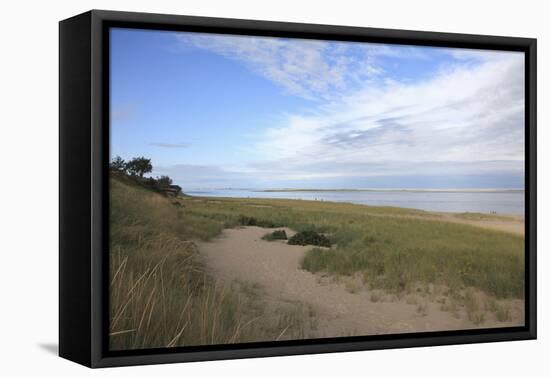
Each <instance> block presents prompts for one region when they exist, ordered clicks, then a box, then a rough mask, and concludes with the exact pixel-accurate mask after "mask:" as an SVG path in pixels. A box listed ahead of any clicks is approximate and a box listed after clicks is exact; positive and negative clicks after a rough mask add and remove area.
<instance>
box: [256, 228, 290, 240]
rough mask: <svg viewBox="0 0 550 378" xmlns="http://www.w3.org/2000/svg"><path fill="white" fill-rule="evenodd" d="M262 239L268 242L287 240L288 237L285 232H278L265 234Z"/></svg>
mask: <svg viewBox="0 0 550 378" xmlns="http://www.w3.org/2000/svg"><path fill="white" fill-rule="evenodd" d="M262 239H263V240H267V241H273V240H287V239H288V237H287V235H286V231H285V230H276V231H273V232H270V233H269V234H265V235H264V236H262Z"/></svg>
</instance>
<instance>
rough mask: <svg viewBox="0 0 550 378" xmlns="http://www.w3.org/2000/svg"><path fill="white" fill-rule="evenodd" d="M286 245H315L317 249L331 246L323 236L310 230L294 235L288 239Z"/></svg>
mask: <svg viewBox="0 0 550 378" xmlns="http://www.w3.org/2000/svg"><path fill="white" fill-rule="evenodd" d="M288 244H291V245H317V246H319V247H330V245H331V243H330V240H329V239H328V238H327V237H326V236H325V235H323V234H320V233H318V232H315V231H311V230H307V231H302V232H298V233H297V234H296V235H294V236H293V237H291V238H290V239H288Z"/></svg>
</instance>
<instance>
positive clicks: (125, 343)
mask: <svg viewBox="0 0 550 378" xmlns="http://www.w3.org/2000/svg"><path fill="white" fill-rule="evenodd" d="M110 212H111V214H110V217H111V230H110V231H111V235H110V239H111V240H110V294H111V295H110V327H109V333H110V338H109V339H110V348H111V350H127V349H142V348H158V347H173V346H189V345H207V344H225V343H236V342H248V341H267V340H274V339H276V338H278V337H279V338H286V337H287V336H285V335H289V337H290V336H292V335H301V334H305V333H306V328H305V326H306V325H305V324H304V322H305V320H304V321H302V322H300V321H299V320H300V319H297V318H295V317H292V314H294V313H295V312H296V308H298V307H297V306H288V308H285V309H283V310H281V311H279V313H277V314H276V315H277V316H275V315H273V314H271V313H268V310H267V309H266V308H265V305H264V303H263V302H262V299H261V298H260V296H258V295H255V293H254V290H253V288H249V287H248V286H247V285H245V284H244V283H234V284H232V285H231V286H230V287H228V286H227V285H222V284H220V283H218V282H215V281H214V280H213V279H212V278H211V277H210V276H209V275H208V274H207V273H206V272H205V271H204V268H203V265H202V264H201V261H200V258H199V255H198V251H197V249H196V246H195V244H194V243H193V242H192V241H191V240H197V239H203V240H206V239H209V238H211V237H213V236H215V235H218V234H219V233H220V232H221V231H222V230H223V228H225V227H228V226H229V225H235V223H230V224H228V223H227V222H226V221H225V220H224V219H223V217H220V218H219V219H217V218H216V217H214V216H209V217H205V216H203V215H200V214H197V213H196V212H194V211H188V208H187V204H184V203H182V202H181V201H179V200H178V199H173V198H168V197H165V196H162V195H161V194H158V193H154V192H152V191H150V190H148V189H145V188H141V187H139V186H138V185H135V184H132V183H131V181H128V180H124V179H119V178H115V179H112V180H111V205H110ZM232 221H235V219H233V220H232ZM295 307H296V308H295ZM285 319H286V320H288V319H291V320H292V322H291V323H290V324H285V321H286V320H285ZM306 320H307V319H306ZM289 321H290V320H289ZM281 326H283V328H285V329H286V331H285V335H280V333H281V328H280V327H281Z"/></svg>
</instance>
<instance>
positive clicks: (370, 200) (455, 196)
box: [185, 189, 525, 215]
mask: <svg viewBox="0 0 550 378" xmlns="http://www.w3.org/2000/svg"><path fill="white" fill-rule="evenodd" d="M185 193H186V194H188V195H192V196H201V197H202V196H204V197H236V198H288V199H302V200H316V201H333V202H349V203H355V204H360V205H371V206H396V207H405V208H411V209H420V210H426V211H443V212H456V213H462V212H478V213H491V212H494V213H497V214H518V215H523V214H524V210H525V193H524V191H522V190H518V191H509V190H508V191H507V190H501V191H498V190H495V191H403V190H401V191H400V190H369V191H314V190H312V191H294V192H292V191H269V192H266V191H254V190H249V189H220V190H197V191H190V192H185Z"/></svg>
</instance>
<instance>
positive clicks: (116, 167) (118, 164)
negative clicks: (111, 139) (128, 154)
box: [109, 156, 126, 172]
mask: <svg viewBox="0 0 550 378" xmlns="http://www.w3.org/2000/svg"><path fill="white" fill-rule="evenodd" d="M109 168H110V169H111V170H113V171H116V172H126V162H125V161H124V159H123V158H121V157H120V156H115V158H114V159H113V160H111V163H109Z"/></svg>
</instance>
